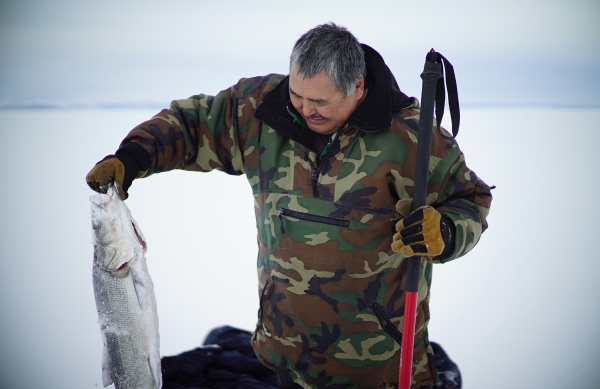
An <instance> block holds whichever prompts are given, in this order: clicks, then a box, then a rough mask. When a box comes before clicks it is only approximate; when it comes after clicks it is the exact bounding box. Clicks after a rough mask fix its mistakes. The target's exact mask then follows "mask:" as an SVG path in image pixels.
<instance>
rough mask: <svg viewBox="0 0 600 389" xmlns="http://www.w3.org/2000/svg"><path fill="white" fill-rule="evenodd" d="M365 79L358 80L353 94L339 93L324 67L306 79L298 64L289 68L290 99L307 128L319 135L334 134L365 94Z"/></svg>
mask: <svg viewBox="0 0 600 389" xmlns="http://www.w3.org/2000/svg"><path fill="white" fill-rule="evenodd" d="M364 86H365V83H364V80H363V79H362V78H361V79H359V80H358V81H357V83H356V88H355V89H354V90H353V91H352V94H350V96H348V97H346V95H345V93H343V92H340V91H339V90H338V89H337V88H336V87H335V85H334V84H333V82H332V81H331V79H330V78H329V76H328V75H327V73H325V71H324V70H323V71H322V72H321V73H319V74H317V75H316V76H314V77H312V78H303V77H302V75H300V74H298V72H297V71H296V68H295V66H292V69H291V71H290V99H291V101H292V104H293V105H294V108H296V111H298V112H299V113H300V114H301V115H302V117H303V118H304V120H305V121H306V124H307V125H308V128H310V129H311V130H313V131H314V132H317V133H319V134H333V133H335V132H336V131H337V130H339V129H340V127H341V126H342V125H344V124H345V123H346V121H348V118H349V117H350V115H352V113H353V112H354V110H355V109H356V107H357V106H358V103H359V101H360V99H361V98H362V97H363V94H364Z"/></svg>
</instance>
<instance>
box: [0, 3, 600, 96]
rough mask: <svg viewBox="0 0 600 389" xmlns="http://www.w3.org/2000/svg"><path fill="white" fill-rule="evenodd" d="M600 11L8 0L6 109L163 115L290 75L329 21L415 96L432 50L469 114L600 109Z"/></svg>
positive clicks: (1, 19)
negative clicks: (244, 82)
mask: <svg viewBox="0 0 600 389" xmlns="http://www.w3.org/2000/svg"><path fill="white" fill-rule="evenodd" d="M599 20H600V2H598V1H595V0H574V1H569V2H565V1H555V0H533V1H515V0H509V1H502V2H498V1H481V0H479V1H452V2H448V1H440V0H436V1H427V2H414V1H413V2H408V1H369V2H361V1H327V2H325V1H312V0H309V1H302V2H285V1H269V0H267V1H262V0H261V1H253V2H248V1H235V0H234V1H227V2H206V1H198V0H196V1H172V2H158V1H126V2H123V1H114V0H108V1H102V2H98V1H95V2H92V1H75V0H56V1H51V2H50V1H41V0H24V1H17V0H0V106H4V107H6V106H15V105H16V106H23V105H25V106H28V105H51V106H53V105H67V106H79V105H83V106H86V105H98V104H100V105H120V104H129V105H131V104H134V105H135V104H142V105H151V106H153V107H163V106H167V105H168V103H169V102H170V101H171V100H173V99H178V98H186V97H189V96H190V95H192V94H197V93H207V94H214V93H216V92H218V91H219V90H221V89H225V88H227V87H229V86H230V85H232V84H234V83H235V82H236V81H237V80H238V79H239V78H241V77H249V76H255V75H263V74H268V73H272V72H278V73H286V72H287V69H288V64H287V61H288V55H289V52H290V50H291V47H292V45H293V43H294V41H295V40H296V39H297V38H298V37H299V36H300V35H301V34H302V33H303V32H305V31H306V30H308V29H309V28H311V27H313V26H315V25H317V24H320V23H324V22H327V21H333V22H336V23H339V24H342V25H344V26H346V27H347V28H348V29H350V30H351V31H352V32H353V33H354V34H355V35H356V36H357V37H358V38H359V40H360V41H362V42H363V43H367V44H369V45H370V46H372V47H374V48H375V49H376V50H378V51H380V53H381V54H382V55H383V57H384V58H385V60H386V62H387V63H388V65H389V66H390V68H391V69H392V71H393V72H394V74H395V75H396V78H397V79H398V81H399V84H400V86H401V88H402V89H404V90H405V91H406V92H407V93H408V94H410V95H416V96H417V97H418V95H420V79H419V74H420V72H421V70H422V66H423V61H424V58H425V54H426V52H427V51H428V50H429V49H430V48H431V47H434V48H435V49H436V50H437V51H439V52H441V53H442V54H444V55H445V56H446V57H447V58H448V59H449V60H450V62H452V63H453V64H454V66H455V68H456V73H457V80H458V87H459V95H460V99H461V101H462V103H463V104H465V105H489V104H503V105H506V104H550V105H563V106H564V105H568V106H581V105H600V94H599V93H597V91H596V89H597V86H598V85H600V76H599V75H598V71H599V70H600V44H598V43H599V39H600V23H599V22H598V21H599Z"/></svg>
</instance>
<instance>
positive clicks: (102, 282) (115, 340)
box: [90, 186, 162, 389]
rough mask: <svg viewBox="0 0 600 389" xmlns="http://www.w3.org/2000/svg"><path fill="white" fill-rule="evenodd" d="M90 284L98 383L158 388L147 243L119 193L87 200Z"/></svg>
mask: <svg viewBox="0 0 600 389" xmlns="http://www.w3.org/2000/svg"><path fill="white" fill-rule="evenodd" d="M90 203H91V218H92V243H93V245H94V261H93V267H92V280H93V289H94V296H95V300H96V309H97V311H98V324H99V325H100V333H101V336H102V344H103V351H102V384H103V385H104V387H105V388H106V387H107V386H109V385H110V384H113V383H114V386H115V388H116V389H160V388H161V387H162V375H161V365H160V335H159V331H158V310H157V306H156V297H155V294H154V284H153V283H152V279H151V277H150V273H149V272H148V267H147V265H146V257H145V253H146V250H147V244H146V239H145V238H144V235H143V234H142V231H141V229H140V227H139V225H138V224H137V223H136V221H135V220H134V219H133V217H132V216H131V212H130V211H129V209H128V208H127V205H125V202H124V201H123V200H121V198H120V197H119V195H118V191H117V190H115V188H114V187H112V186H111V187H110V188H109V189H108V190H107V192H106V194H102V193H101V194H97V195H93V196H91V197H90Z"/></svg>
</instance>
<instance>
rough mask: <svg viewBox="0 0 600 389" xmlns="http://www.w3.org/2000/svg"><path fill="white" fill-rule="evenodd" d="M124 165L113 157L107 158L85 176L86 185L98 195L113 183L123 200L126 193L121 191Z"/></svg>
mask: <svg viewBox="0 0 600 389" xmlns="http://www.w3.org/2000/svg"><path fill="white" fill-rule="evenodd" d="M124 178H125V165H123V162H121V161H120V160H119V158H117V157H115V156H108V157H106V158H104V159H103V160H102V161H100V162H98V163H97V164H96V166H94V167H93V168H92V170H90V172H89V173H88V174H87V176H85V180H86V181H87V184H88V185H89V186H90V188H92V189H93V190H95V191H96V192H98V193H106V191H107V190H108V187H109V185H110V184H111V183H113V182H114V183H115V185H116V187H117V190H118V191H119V197H120V198H121V199H122V200H125V199H126V198H127V197H128V196H127V192H126V191H124V190H123V180H124Z"/></svg>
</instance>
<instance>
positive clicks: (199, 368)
mask: <svg viewBox="0 0 600 389" xmlns="http://www.w3.org/2000/svg"><path fill="white" fill-rule="evenodd" d="M251 336H252V334H251V333H250V332H248V331H245V330H241V329H238V328H233V327H229V326H223V327H218V328H215V329H214V330H212V331H211V332H210V333H209V334H208V336H207V337H206V339H205V340H204V345H203V346H202V347H198V348H196V349H194V350H191V351H186V352H184V353H181V354H179V355H175V356H172V357H163V358H162V360H161V363H162V373H163V389H242V388H243V389H277V375H276V374H275V373H274V372H273V371H272V370H270V369H268V368H266V367H264V366H263V365H262V364H261V363H260V362H259V361H258V359H256V356H255V355H254V351H253V350H252V346H251V345H250V337H251ZM431 345H432V347H433V350H434V353H435V363H436V365H437V367H438V371H439V376H440V379H441V380H442V381H441V382H439V383H438V384H437V385H436V386H435V388H441V389H460V387H461V377H460V371H459V370H458V366H456V364H455V363H454V362H452V361H451V360H450V358H449V357H448V355H447V354H446V353H445V352H444V350H443V349H442V348H441V347H440V346H439V345H438V344H437V343H433V342H432V343H431Z"/></svg>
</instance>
